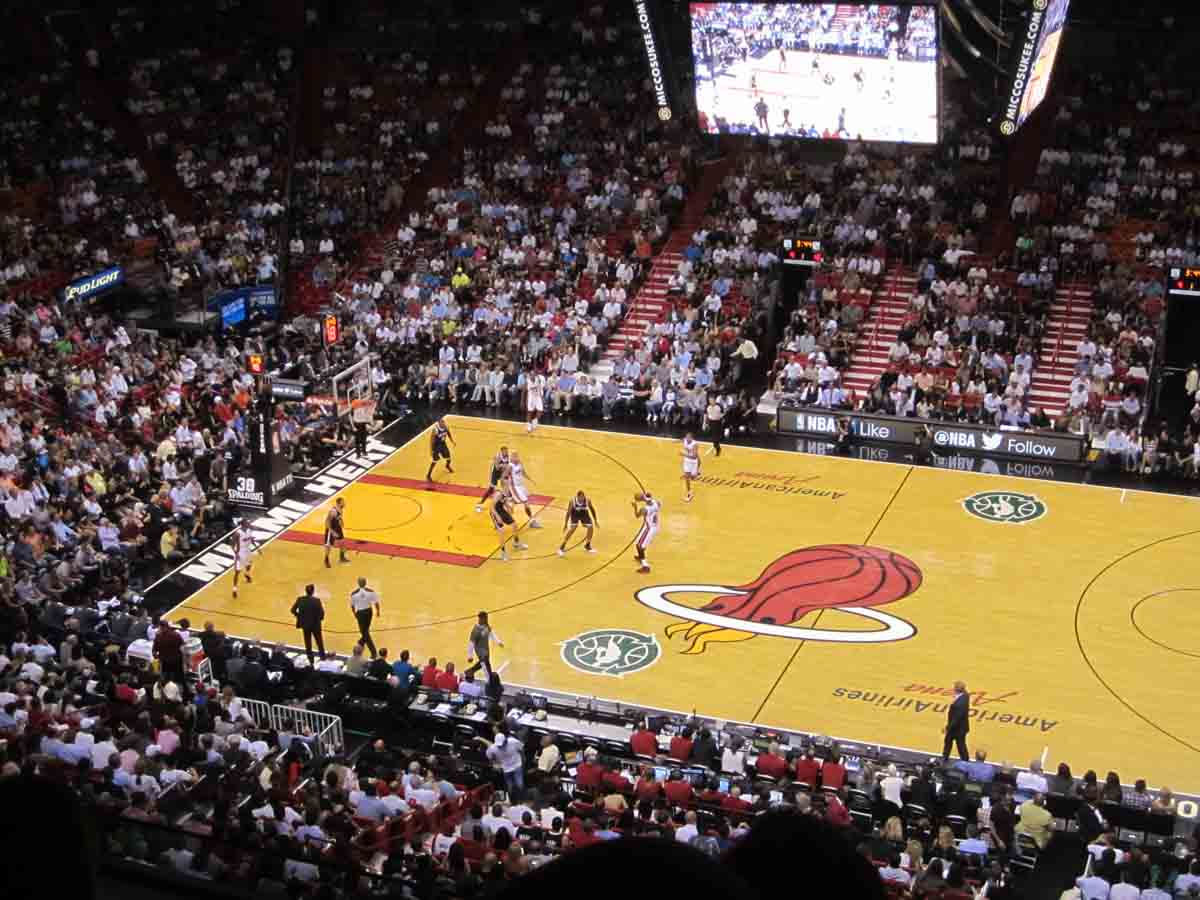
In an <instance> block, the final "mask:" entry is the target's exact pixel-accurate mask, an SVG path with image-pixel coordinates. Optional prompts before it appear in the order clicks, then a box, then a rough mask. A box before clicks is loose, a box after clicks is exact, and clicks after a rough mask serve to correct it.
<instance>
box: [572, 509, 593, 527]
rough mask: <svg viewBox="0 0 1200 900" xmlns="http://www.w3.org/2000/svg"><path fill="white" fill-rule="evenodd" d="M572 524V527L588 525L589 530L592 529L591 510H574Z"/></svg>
mask: <svg viewBox="0 0 1200 900" xmlns="http://www.w3.org/2000/svg"><path fill="white" fill-rule="evenodd" d="M570 522H571V524H572V525H586V526H587V527H588V528H591V527H592V511H591V510H590V509H572V510H571V513H570Z"/></svg>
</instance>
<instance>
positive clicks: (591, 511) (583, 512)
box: [558, 491, 600, 556]
mask: <svg viewBox="0 0 1200 900" xmlns="http://www.w3.org/2000/svg"><path fill="white" fill-rule="evenodd" d="M580 525H582V526H583V527H584V528H586V529H587V538H586V539H585V540H584V542H583V549H584V550H586V551H587V552H588V553H595V552H596V551H595V549H593V547H592V535H593V534H594V533H595V531H596V529H597V528H598V527H599V526H600V517H599V516H597V515H596V507H594V506H592V501H591V500H589V499H588V496H587V494H585V493H584V492H583V491H579V492H578V493H577V494H576V495H575V496H574V497H572V498H571V502H570V503H568V504H567V515H566V518H565V519H564V520H563V531H564V534H563V539H562V543H561V544H559V545H558V555H559V556H566V555H567V541H569V540H570V539H571V535H573V534H574V533H575V529H576V528H578V527H579V526H580Z"/></svg>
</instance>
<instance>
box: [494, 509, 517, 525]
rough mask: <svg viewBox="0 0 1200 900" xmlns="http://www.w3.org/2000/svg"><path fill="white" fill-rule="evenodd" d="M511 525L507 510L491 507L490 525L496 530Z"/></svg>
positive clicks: (510, 517) (511, 521) (509, 514)
mask: <svg viewBox="0 0 1200 900" xmlns="http://www.w3.org/2000/svg"><path fill="white" fill-rule="evenodd" d="M512 523H513V517H512V513H511V512H509V511H508V510H507V509H501V508H498V507H495V506H493V507H492V524H493V525H495V526H496V529H497V530H499V529H501V528H503V527H505V526H506V525H511V524H512Z"/></svg>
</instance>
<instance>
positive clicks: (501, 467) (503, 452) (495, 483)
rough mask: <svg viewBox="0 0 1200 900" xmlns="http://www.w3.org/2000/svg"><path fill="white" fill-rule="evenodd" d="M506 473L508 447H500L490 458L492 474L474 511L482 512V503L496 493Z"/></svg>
mask: <svg viewBox="0 0 1200 900" xmlns="http://www.w3.org/2000/svg"><path fill="white" fill-rule="evenodd" d="M507 474H508V447H501V448H500V452H499V453H497V454H496V457H495V458H494V459H493V460H492V474H491V475H490V476H489V477H488V489H487V490H486V491H484V492H483V496H482V497H480V498H479V503H477V504H476V505H475V512H483V505H484V504H485V503H487V502H488V497H490V496H492V494H494V493H496V490H497V488H499V487H500V485H501V484H502V483H503V482H504V476H505V475H507Z"/></svg>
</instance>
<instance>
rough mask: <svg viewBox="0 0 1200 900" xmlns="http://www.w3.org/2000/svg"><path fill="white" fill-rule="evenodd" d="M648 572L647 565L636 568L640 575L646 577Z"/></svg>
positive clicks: (648, 567) (643, 564)
mask: <svg viewBox="0 0 1200 900" xmlns="http://www.w3.org/2000/svg"><path fill="white" fill-rule="evenodd" d="M649 571H650V566H649V565H647V564H646V563H642V564H641V565H640V566H638V573H639V574H641V575H646V574H648V573H649Z"/></svg>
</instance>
